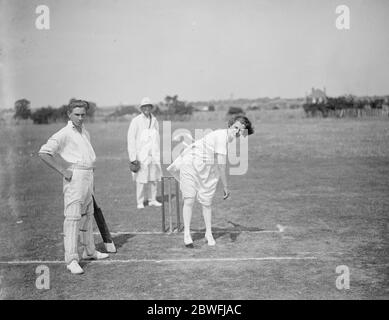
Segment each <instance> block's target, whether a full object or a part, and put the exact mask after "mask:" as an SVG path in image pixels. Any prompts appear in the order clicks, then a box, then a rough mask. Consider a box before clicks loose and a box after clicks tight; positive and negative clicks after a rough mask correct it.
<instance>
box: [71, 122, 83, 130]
mask: <svg viewBox="0 0 389 320" xmlns="http://www.w3.org/2000/svg"><path fill="white" fill-rule="evenodd" d="M68 126H69V127H71V128H72V129H75V130H77V129H76V126H75V125H74V123H73V121H71V120H69V121H68ZM77 131H78V130H77ZM81 132H84V124H82V125H81Z"/></svg>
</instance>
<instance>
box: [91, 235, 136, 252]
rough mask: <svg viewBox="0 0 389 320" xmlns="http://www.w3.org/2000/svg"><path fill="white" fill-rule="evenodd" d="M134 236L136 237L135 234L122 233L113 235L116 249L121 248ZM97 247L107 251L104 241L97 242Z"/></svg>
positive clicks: (99, 249)
mask: <svg viewBox="0 0 389 320" xmlns="http://www.w3.org/2000/svg"><path fill="white" fill-rule="evenodd" d="M133 237H135V234H120V235H117V236H114V237H112V241H113V243H114V244H115V247H116V249H120V248H121V247H122V246H123V245H124V244H125V243H127V241H128V240H129V239H131V238H133ZM96 249H97V250H98V251H101V252H106V250H105V247H104V243H103V242H100V243H98V244H96Z"/></svg>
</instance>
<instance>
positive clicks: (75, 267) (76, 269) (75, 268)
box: [66, 260, 84, 274]
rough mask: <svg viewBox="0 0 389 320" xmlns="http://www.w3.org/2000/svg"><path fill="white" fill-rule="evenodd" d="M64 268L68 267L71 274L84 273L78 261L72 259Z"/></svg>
mask: <svg viewBox="0 0 389 320" xmlns="http://www.w3.org/2000/svg"><path fill="white" fill-rule="evenodd" d="M66 269H68V270H69V271H70V272H71V273H73V274H82V273H84V270H82V268H81V267H80V265H79V264H78V262H77V261H76V260H73V261H72V262H70V263H69V264H68V265H67V266H66Z"/></svg>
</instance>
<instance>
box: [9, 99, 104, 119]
mask: <svg viewBox="0 0 389 320" xmlns="http://www.w3.org/2000/svg"><path fill="white" fill-rule="evenodd" d="M73 100H76V99H74V98H72V99H70V101H69V103H70V102H72V101H73ZM88 104H89V109H88V111H87V118H89V119H90V120H93V119H94V114H95V111H96V108H97V106H96V103H94V102H89V101H88ZM67 107H68V105H67V104H64V105H62V106H61V107H59V108H53V107H51V106H47V107H41V108H38V109H35V110H31V102H30V101H28V100H27V99H20V100H17V101H16V102H15V113H14V119H15V120H27V119H31V120H32V121H33V123H34V124H49V123H55V122H66V121H68V119H69V118H68V115H67Z"/></svg>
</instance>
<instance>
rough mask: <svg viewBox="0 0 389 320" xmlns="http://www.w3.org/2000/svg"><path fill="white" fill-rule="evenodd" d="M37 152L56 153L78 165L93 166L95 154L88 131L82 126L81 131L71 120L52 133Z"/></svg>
mask: <svg viewBox="0 0 389 320" xmlns="http://www.w3.org/2000/svg"><path fill="white" fill-rule="evenodd" d="M39 153H47V154H50V155H52V156H53V155H55V154H58V155H60V156H61V157H62V158H63V159H64V160H65V161H67V162H69V163H71V164H77V165H80V166H87V167H94V163H95V161H96V154H95V151H94V150H93V147H92V145H91V143H90V136H89V133H88V131H86V129H85V128H84V126H82V130H81V133H80V132H79V131H78V130H77V129H76V128H75V126H74V124H73V122H72V121H68V124H67V126H66V127H64V128H62V129H61V130H59V131H58V132H56V133H55V134H53V135H52V136H51V137H50V138H49V140H48V141H47V143H46V144H44V145H43V146H42V147H41V149H40V150H39Z"/></svg>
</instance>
